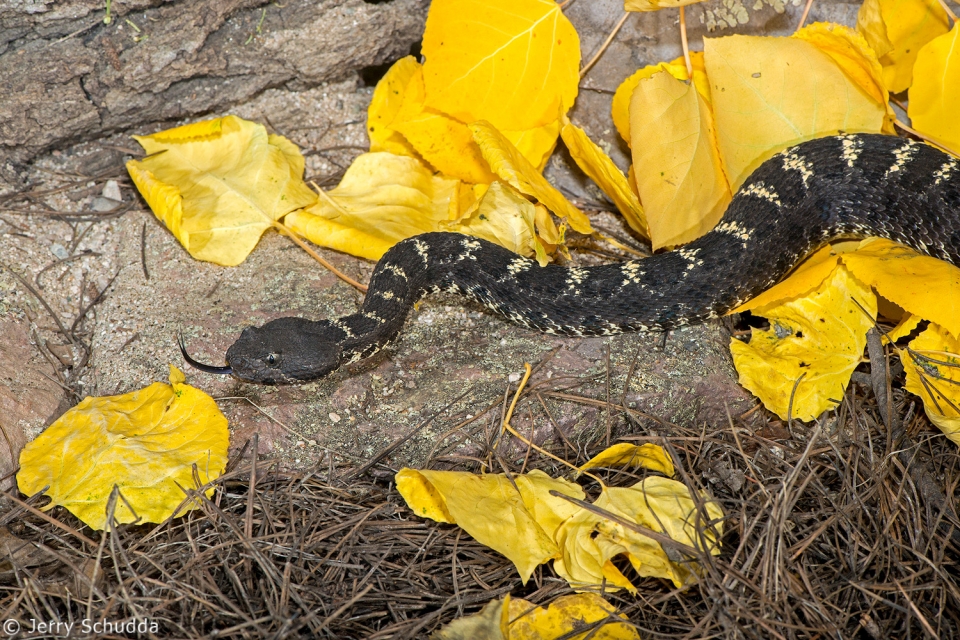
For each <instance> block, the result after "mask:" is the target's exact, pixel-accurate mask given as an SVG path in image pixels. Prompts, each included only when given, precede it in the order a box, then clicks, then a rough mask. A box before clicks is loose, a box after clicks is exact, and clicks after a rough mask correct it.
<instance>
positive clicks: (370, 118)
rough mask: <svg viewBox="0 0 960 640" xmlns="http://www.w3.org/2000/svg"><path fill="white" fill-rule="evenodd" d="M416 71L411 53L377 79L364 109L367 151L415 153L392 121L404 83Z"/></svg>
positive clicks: (401, 97)
mask: <svg viewBox="0 0 960 640" xmlns="http://www.w3.org/2000/svg"><path fill="white" fill-rule="evenodd" d="M419 71H420V63H418V62H417V60H416V58H414V57H413V56H407V57H405V58H400V59H399V60H397V61H396V62H395V63H393V66H391V67H390V68H389V69H388V70H387V73H386V74H384V76H383V77H382V78H380V82H378V83H377V86H376V88H375V89H374V90H373V97H372V98H371V99H370V106H369V107H368V108H367V135H368V136H369V137H370V151H389V152H390V153H395V154H397V155H400V156H415V155H416V152H415V151H414V149H413V147H412V146H411V145H410V143H409V142H407V139H406V138H404V137H403V135H402V134H400V133H398V132H397V131H396V130H395V129H394V128H393V124H394V121H395V120H396V118H397V115H398V114H399V113H400V106H401V105H402V104H403V98H404V96H405V95H406V90H407V85H408V84H410V79H411V78H412V77H413V76H414V74H416V73H419Z"/></svg>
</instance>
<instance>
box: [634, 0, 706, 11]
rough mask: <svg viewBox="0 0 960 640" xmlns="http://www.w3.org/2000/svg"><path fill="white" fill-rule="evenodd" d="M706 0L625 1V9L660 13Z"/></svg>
mask: <svg viewBox="0 0 960 640" xmlns="http://www.w3.org/2000/svg"><path fill="white" fill-rule="evenodd" d="M703 1H704V0H624V2H623V8H624V10H626V11H659V10H660V9H673V8H676V7H685V6H687V5H688V4H696V3H697V2H703Z"/></svg>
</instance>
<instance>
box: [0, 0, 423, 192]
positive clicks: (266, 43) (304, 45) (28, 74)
mask: <svg viewBox="0 0 960 640" xmlns="http://www.w3.org/2000/svg"><path fill="white" fill-rule="evenodd" d="M427 5H428V2H427V1H426V0H393V1H392V2H383V3H368V2H363V0H324V1H323V2H308V1H306V0H294V1H292V2H286V3H276V2H265V1H263V0H229V1H226V2H225V1H223V0H190V1H187V0H175V1H173V2H161V1H160V0H134V1H133V2H122V3H120V2H118V3H113V4H112V5H110V6H111V14H110V18H109V19H110V23H109V24H105V21H106V20H107V15H106V14H105V11H104V3H103V2H94V1H92V0H78V1H74V2H70V3H66V4H62V3H59V2H53V1H52V0H40V1H38V2H30V3H22V4H21V3H13V4H9V3H7V4H5V5H4V6H0V85H2V86H3V88H4V90H3V92H2V94H0V172H2V174H3V175H2V176H0V177H3V178H5V179H6V180H7V181H10V182H14V183H15V182H17V181H19V179H20V178H21V176H20V174H21V173H22V169H21V167H20V164H21V163H23V162H25V161H27V160H29V159H31V158H32V157H34V156H35V155H36V154H37V153H39V152H41V151H45V150H48V149H51V148H54V147H56V146H58V145H63V144H64V143H66V142H73V141H77V140H92V139H96V138H99V137H102V136H103V135H104V134H106V133H110V132H114V131H120V130H125V129H129V128H131V127H135V126H142V125H143V124H144V123H151V122H162V121H170V120H177V119H181V118H185V117H189V116H193V115H199V114H205V113H209V112H211V111H214V110H219V109H225V108H229V107H231V106H233V105H236V104H239V103H242V102H244V101H246V100H249V99H251V98H253V97H255V96H257V95H258V94H260V93H261V92H263V91H264V90H265V89H269V88H273V87H286V88H288V89H293V90H302V89H308V88H311V87H315V86H317V85H319V84H321V83H323V82H327V81H331V80H340V79H343V78H346V77H348V76H351V75H352V74H353V73H355V72H356V71H357V70H359V69H363V68H365V67H368V66H371V65H379V64H382V63H384V62H388V61H390V60H393V59H396V58H398V57H401V56H403V55H406V54H407V53H409V51H410V46H411V45H412V44H413V43H415V42H417V41H418V40H419V38H420V34H421V33H422V31H423V21H424V18H425V16H426V7H427ZM358 34H363V37H358Z"/></svg>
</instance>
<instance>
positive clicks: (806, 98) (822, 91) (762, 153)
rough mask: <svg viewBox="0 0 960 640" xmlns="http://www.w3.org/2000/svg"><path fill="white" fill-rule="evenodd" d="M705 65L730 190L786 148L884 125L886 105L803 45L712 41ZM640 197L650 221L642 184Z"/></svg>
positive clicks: (747, 38)
mask: <svg viewBox="0 0 960 640" xmlns="http://www.w3.org/2000/svg"><path fill="white" fill-rule="evenodd" d="M704 63H705V66H706V70H707V77H708V78H709V79H710V95H711V98H712V101H713V114H714V121H715V123H716V130H717V142H718V146H719V149H720V157H721V158H722V159H723V166H724V168H725V173H726V176H727V178H728V179H729V182H730V186H731V187H732V189H733V190H734V191H735V190H736V189H738V188H740V185H742V184H743V181H744V180H745V179H746V178H747V176H748V175H750V173H751V172H752V171H753V170H754V169H756V168H757V167H758V166H759V165H760V164H761V163H762V162H763V161H764V160H766V159H767V158H769V157H770V156H772V155H773V154H774V153H776V152H778V151H780V150H781V149H783V148H785V147H788V146H790V145H791V144H796V143H799V142H802V141H804V140H809V139H811V138H816V137H820V136H826V135H834V134H837V133H838V132H840V131H845V132H878V131H880V129H881V127H882V126H883V120H884V117H885V115H886V108H885V106H884V105H882V104H879V103H877V102H876V100H874V99H873V98H872V97H871V96H869V95H867V94H866V93H864V91H863V90H862V89H860V88H859V87H858V86H857V85H856V84H854V82H853V81H852V80H851V79H850V78H849V76H847V74H846V73H844V71H843V70H841V68H840V67H839V66H838V65H837V63H836V62H835V61H834V60H833V58H831V57H830V56H829V55H827V54H826V53H824V52H823V51H821V50H820V49H818V48H817V47H816V46H814V45H813V44H811V43H810V42H807V41H805V40H801V39H798V38H789V37H788V38H769V37H759V36H729V37H725V38H711V39H707V40H705V41H704ZM634 135H635V134H634ZM640 200H641V201H642V202H643V204H644V206H645V207H646V208H647V215H648V217H652V213H651V210H650V204H649V203H648V202H647V198H646V196H645V194H644V191H643V188H642V186H641V188H640Z"/></svg>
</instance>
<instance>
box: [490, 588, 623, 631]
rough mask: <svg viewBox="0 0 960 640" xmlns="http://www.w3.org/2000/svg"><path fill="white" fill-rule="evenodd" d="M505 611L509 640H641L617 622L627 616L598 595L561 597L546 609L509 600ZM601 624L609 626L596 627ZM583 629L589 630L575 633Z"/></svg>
mask: <svg viewBox="0 0 960 640" xmlns="http://www.w3.org/2000/svg"><path fill="white" fill-rule="evenodd" d="M506 608H507V610H508V612H509V615H508V627H507V631H508V636H507V638H508V640H554V639H555V638H569V640H640V635H639V634H638V633H637V630H636V629H635V628H634V627H633V626H632V625H630V624H627V623H626V622H618V621H617V619H618V618H619V619H622V620H627V616H626V615H625V614H623V613H620V612H619V611H617V608H616V607H615V606H613V605H612V604H610V603H609V602H607V601H606V600H604V599H603V597H602V596H600V595H598V594H596V593H578V594H575V595H569V596H561V597H559V598H557V599H556V600H554V601H553V602H551V603H550V604H549V605H547V606H546V607H538V606H535V605H533V604H532V603H530V602H528V601H526V600H522V599H520V598H510V600H509V602H508V603H506ZM601 620H606V621H607V622H606V624H604V625H603V626H599V627H594V626H593V625H594V624H595V623H597V622H600V621H601ZM584 628H587V629H588V630H587V631H584V632H583V633H579V634H577V633H574V632H575V631H577V630H579V629H584Z"/></svg>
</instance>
